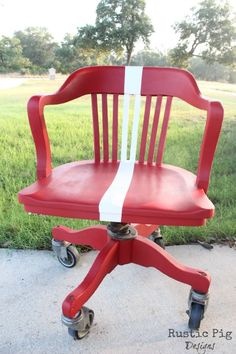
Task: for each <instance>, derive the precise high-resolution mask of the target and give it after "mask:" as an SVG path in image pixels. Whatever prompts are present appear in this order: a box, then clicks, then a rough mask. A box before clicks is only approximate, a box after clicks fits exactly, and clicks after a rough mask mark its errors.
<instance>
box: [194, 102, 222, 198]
mask: <svg viewBox="0 0 236 354" xmlns="http://www.w3.org/2000/svg"><path fill="white" fill-rule="evenodd" d="M223 115H224V109H223V107H222V105H221V103H220V102H218V101H212V102H209V107H208V111H207V121H206V126H205V131H204V135H203V141H202V146H201V150H200V157H199V163H198V172H197V181H196V184H197V187H198V188H202V189H203V190H204V191H205V192H207V190H208V186H209V180H210V173H211V168H212V163H213V158H214V153H215V150H216V145H217V142H218V138H219V134H220V131H221V126H222V121H223Z"/></svg>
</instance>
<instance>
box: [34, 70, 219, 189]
mask: <svg viewBox="0 0 236 354" xmlns="http://www.w3.org/2000/svg"><path fill="white" fill-rule="evenodd" d="M84 95H91V103H92V117H93V134H94V159H95V162H96V163H99V162H100V161H103V162H105V163H106V162H108V161H113V162H116V161H117V160H121V161H127V160H128V161H132V162H134V161H135V160H136V159H137V160H138V161H139V163H144V162H147V163H148V164H153V163H154V164H157V165H160V164H161V163H162V157H163V152H164V147H165V141H166V135H167V129H168V123H169V118H170V113H171V105H172V100H173V97H177V98H179V99H181V100H183V101H185V102H187V103H189V104H190V105H192V106H194V107H196V108H199V109H201V110H205V111H207V119H206V125H205V130H204V134H203V139H202V144H201V147H200V154H199V162H198V171H197V179H196V184H197V186H198V187H199V188H203V189H204V190H205V191H206V190H207V188H208V185H209V177H210V172H211V166H212V162H213V157H214V153H215V149H216V145H217V141H218V138H219V134H220V130H221V125H222V120H223V107H222V105H221V103H220V102H217V101H209V100H207V99H205V98H203V97H202V96H201V93H200V91H199V89H198V86H197V84H196V81H195V79H194V77H193V76H192V75H191V74H190V73H189V72H188V71H186V70H181V69H177V68H159V67H125V66H96V67H87V68H82V69H79V70H77V71H75V72H74V73H72V74H71V75H70V76H69V77H68V79H67V80H66V81H65V82H64V84H63V85H62V86H61V87H60V89H59V90H58V91H57V92H55V93H54V94H51V95H41V96H40V95H38V96H33V97H31V99H30V100H29V102H28V116H29V121H30V126H31V131H32V134H33V137H34V142H35V147H36V154H37V176H38V179H42V178H44V177H47V176H48V175H49V174H50V173H51V151H50V143H49V138H48V134H47V129H46V124H45V120H44V114H43V111H44V106H46V105H53V104H61V103H65V102H68V101H70V100H73V99H76V98H78V97H81V96H84ZM98 98H99V99H98ZM98 101H99V104H100V101H101V108H100V109H99V107H98ZM121 101H123V103H122V104H120V103H121ZM132 101H134V109H133V110H131V112H132V118H130V113H129V108H130V102H132ZM143 101H144V109H140V107H141V102H143ZM153 103H154V104H153ZM163 103H164V104H163ZM151 106H152V107H153V106H154V108H153V109H151ZM162 106H164V107H162ZM161 110H162V111H164V114H163V120H161V119H160V112H161ZM111 111H112V112H111ZM140 116H141V117H140ZM121 121H122V122H121ZM161 121H162V126H161ZM120 123H121V124H120ZM158 125H159V126H160V127H159V128H160V136H159V141H158V143H157V129H158ZM140 127H141V130H140ZM120 130H121V131H120ZM130 131H131V133H130ZM148 132H149V133H148ZM138 135H139V137H138ZM119 137H121V141H118V140H119ZM129 137H130V142H129ZM138 141H139V142H140V146H139V147H138ZM120 146H121V154H120V156H118V151H119V148H118V147H120ZM155 149H156V152H155ZM154 152H155V153H154Z"/></svg>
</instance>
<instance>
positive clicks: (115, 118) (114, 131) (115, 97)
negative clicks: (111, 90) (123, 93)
mask: <svg viewBox="0 0 236 354" xmlns="http://www.w3.org/2000/svg"><path fill="white" fill-rule="evenodd" d="M118 103H119V97H118V95H113V119H112V161H113V162H116V161H117V151H118Z"/></svg>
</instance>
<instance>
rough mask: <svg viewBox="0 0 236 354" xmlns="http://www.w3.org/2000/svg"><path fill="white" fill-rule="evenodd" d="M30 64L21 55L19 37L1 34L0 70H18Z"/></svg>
mask: <svg viewBox="0 0 236 354" xmlns="http://www.w3.org/2000/svg"><path fill="white" fill-rule="evenodd" d="M29 65H30V63H29V60H27V59H25V58H24V57H23V55H22V47H21V43H20V41H19V39H17V38H9V37H6V36H3V37H2V38H1V39H0V72H13V71H20V70H22V69H23V68H26V67H28V66H29Z"/></svg>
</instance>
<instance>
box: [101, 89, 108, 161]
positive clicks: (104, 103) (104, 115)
mask: <svg viewBox="0 0 236 354" xmlns="http://www.w3.org/2000/svg"><path fill="white" fill-rule="evenodd" d="M102 129H103V161H104V162H108V160H109V141H108V113H107V94H102Z"/></svg>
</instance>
